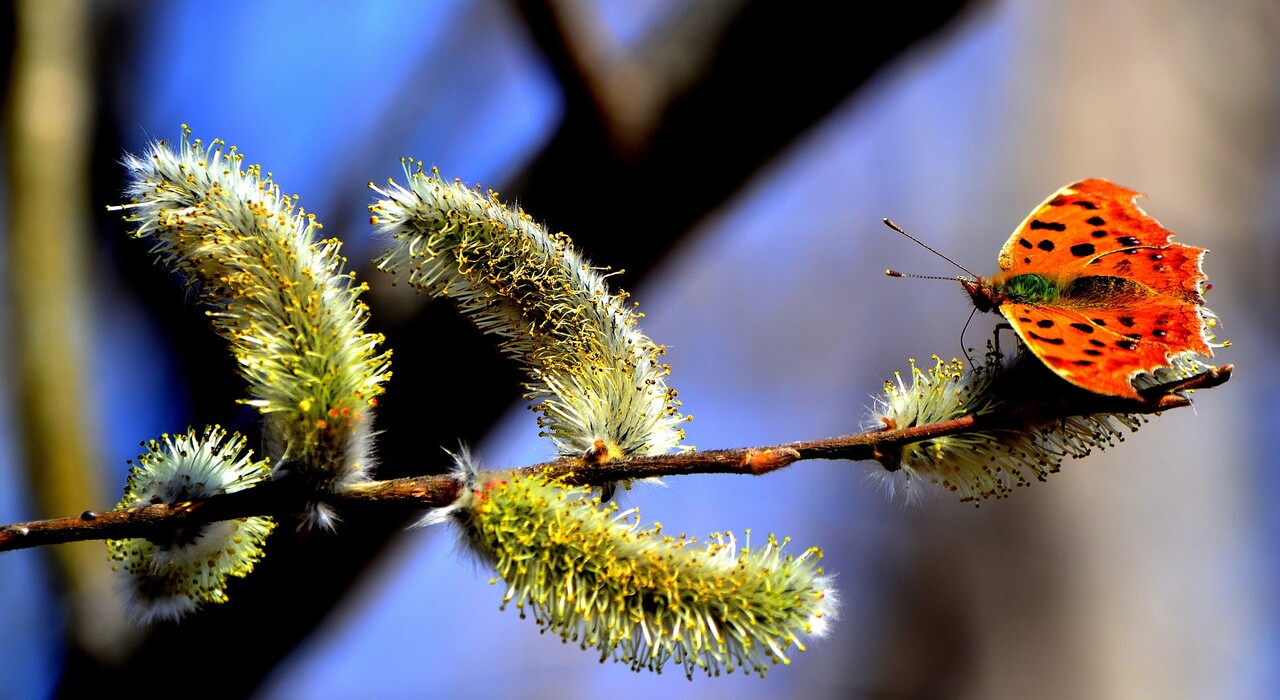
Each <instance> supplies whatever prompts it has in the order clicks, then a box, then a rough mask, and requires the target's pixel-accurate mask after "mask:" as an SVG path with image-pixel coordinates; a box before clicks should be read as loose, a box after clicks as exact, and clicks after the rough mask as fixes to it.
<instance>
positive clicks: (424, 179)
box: [370, 161, 686, 456]
mask: <svg viewBox="0 0 1280 700" xmlns="http://www.w3.org/2000/svg"><path fill="white" fill-rule="evenodd" d="M405 173H406V176H407V177H408V185H407V186H402V185H400V184H397V183H395V182H390V183H388V184H387V185H386V186H384V187H374V190H375V191H376V192H377V193H378V194H379V195H381V197H382V199H381V200H379V201H378V202H377V203H376V204H375V205H373V206H372V207H370V210H371V211H372V212H373V214H374V216H373V222H374V224H375V227H376V230H377V232H378V233H379V234H380V235H382V236H384V237H386V238H387V239H389V240H390V243H391V246H390V249H389V250H388V251H387V253H386V254H385V255H384V256H383V257H382V258H381V259H380V260H379V266H380V267H381V268H382V269H384V270H387V271H388V272H392V273H396V274H397V275H398V278H399V279H403V280H405V281H407V282H408V283H409V284H410V285H412V286H414V287H416V288H418V289H420V290H422V291H424V292H427V293H429V294H433V295H437V296H445V297H450V298H452V299H454V301H455V302H457V304H458V306H459V308H460V309H461V310H462V311H463V312H464V313H465V314H467V315H468V316H469V317H470V318H471V319H472V320H473V321H474V322H475V323H476V325H477V326H478V327H479V328H480V329H481V330H483V331H485V332H487V333H490V334H492V335H494V336H496V337H497V338H498V341H499V342H500V343H501V345H502V348H503V350H504V351H505V352H506V353H507V354H509V355H511V356H513V357H515V358H516V359H517V360H518V361H520V362H521V363H522V364H523V365H524V368H525V370H526V372H527V373H528V376H529V381H528V383H527V385H526V386H527V388H528V391H529V396H530V397H531V398H536V399H540V402H539V403H538V404H537V405H536V406H535V408H536V409H537V410H539V411H540V412H541V414H542V415H541V416H540V419H539V424H540V425H541V426H542V427H543V428H544V429H545V433H544V434H546V435H548V436H550V437H551V438H552V440H554V441H555V444H556V446H557V449H558V450H559V451H560V453H561V454H583V453H588V452H592V451H596V452H603V454H604V455H608V456H634V455H654V454H662V453H665V452H669V451H671V450H673V449H676V448H677V447H678V446H679V445H680V441H681V440H682V439H683V437H684V431H683V430H682V429H681V428H680V425H681V424H682V423H683V422H684V421H685V420H686V418H685V417H684V416H682V415H680V413H679V410H678V406H679V401H677V400H676V398H675V391H674V390H673V389H670V388H669V387H668V386H667V383H666V377H667V374H668V372H669V368H668V367H667V366H666V365H665V364H663V363H662V361H661V357H662V354H663V353H664V348H663V347H661V346H658V345H656V344H655V343H654V342H653V341H652V340H650V339H649V338H648V337H647V336H645V335H644V334H643V333H641V332H640V331H639V329H638V328H637V320H638V318H639V314H637V313H636V312H635V311H634V308H633V305H631V304H629V303H627V301H626V299H627V296H626V294H625V293H622V292H619V293H613V292H610V290H609V287H608V285H607V284H606V280H605V277H606V276H607V275H605V274H601V272H602V271H601V270H599V269H598V268H594V267H592V266H591V265H590V264H588V263H587V262H586V261H585V260H584V259H583V258H582V256H581V255H579V254H578V252H577V251H576V250H574V248H573V246H572V245H571V244H570V242H569V240H568V238H567V237H565V236H564V235H563V234H556V235H553V234H550V233H548V232H547V231H546V230H545V229H544V228H543V227H542V226H540V225H539V224H537V223H535V222H534V221H533V220H532V219H531V218H530V217H529V216H528V215H527V214H525V213H524V212H523V211H521V210H520V209H518V208H511V207H507V206H506V205H503V204H502V203H501V202H499V201H498V199H497V196H496V194H495V193H493V192H487V193H486V192H480V191H478V190H473V189H469V188H467V187H464V186H462V185H461V184H459V183H458V182H454V181H448V180H445V179H443V178H441V177H440V175H439V174H438V173H436V172H434V171H431V172H427V171H424V170H423V168H422V165H421V164H420V163H419V164H417V167H416V169H411V164H410V162H409V161H406V164H405Z"/></svg>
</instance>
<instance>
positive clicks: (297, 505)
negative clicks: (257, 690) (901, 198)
mask: <svg viewBox="0 0 1280 700" xmlns="http://www.w3.org/2000/svg"><path fill="white" fill-rule="evenodd" d="M1232 370H1233V367H1232V366H1231V365H1224V366H1222V367H1219V368H1215V369H1211V370H1208V371H1206V372H1204V373H1203V374H1199V375H1196V376H1194V377H1191V378H1189V379H1185V380H1182V381H1179V382H1175V383H1172V384H1166V385H1162V386H1159V387H1154V388H1152V389H1150V390H1147V391H1145V392H1143V398H1142V399H1140V400H1132V399H1121V398H1116V397H1109V396H1101V395H1097V394H1088V393H1084V392H1081V393H1080V394H1079V395H1075V396H1073V397H1072V398H1071V399H1070V400H1069V401H1066V402H1063V401H1057V402H1053V403H1045V404H1037V403H1032V404H1027V405H1024V406H1022V407H1020V408H1018V409H1017V410H1015V411H1009V412H1006V413H996V414H989V415H983V416H973V415H969V416H964V417H961V418H957V419H954V420H948V421H942V422H938V423H930V424H927V425H918V426H912V427H909V428H896V429H895V428H893V427H892V426H888V427H885V428H882V429H879V430H871V431H868V432H864V433H858V434H854V435H845V436H841V437H833V438H826V439H821V440H809V441H801V442H791V443H786V444H781V445H771V446H766V447H748V448H736V449H726V450H707V451H704V452H686V453H680V454H666V455H657V456H651V457H630V458H617V459H610V460H607V461H595V460H593V459H591V457H590V456H587V457H562V458H560V459H557V460H553V461H550V462H543V463H541V464H535V465H531V466H527V467H521V468H519V469H515V470H513V471H514V472H516V473H525V474H529V473H541V474H543V475H545V476H549V477H552V478H560V479H563V480H564V481H565V482H566V483H569V484H574V485H588V486H599V485H604V484H609V483H613V482H616V481H625V480H633V479H646V478H652V477H669V476H681V475H685V474H747V475H760V474H767V473H769V472H772V471H776V470H778V469H782V468H784V467H787V466H790V465H791V464H794V463H796V462H799V461H802V460H810V459H844V460H851V461H864V460H883V461H884V462H885V466H886V468H888V469H893V468H894V467H893V463H892V460H890V459H888V458H887V457H888V455H892V454H894V453H895V452H896V450H897V449H898V448H900V447H901V446H902V445H904V444H909V443H913V442H920V441H922V440H930V439H936V438H941V437H945V436H948V435H956V434H959V433H967V432H974V431H994V430H1002V429H1017V428H1018V427H1020V426H1025V425H1026V424H1027V423H1028V421H1049V420H1055V419H1066V418H1070V417H1073V416H1081V415H1093V414H1100V413H1129V414H1150V413H1161V412H1163V411H1167V410H1170V409H1174V408H1181V407H1183V406H1188V405H1190V404H1191V400H1190V399H1189V398H1187V397H1186V396H1183V395H1182V394H1181V393H1178V392H1184V391H1189V390H1193V389H1207V388H1211V387H1215V386H1218V385H1220V384H1223V383H1225V382H1226V381H1227V380H1228V379H1230V378H1231V372H1232ZM462 487H463V485H462V484H461V483H459V482H458V481H457V480H456V479H455V478H454V477H452V476H450V475H435V476H418V477H407V478H402V479H390V480H386V481H368V482H363V483H359V484H355V485H352V486H349V487H347V488H345V489H343V490H341V491H338V492H335V493H331V494H325V495H324V496H323V499H324V500H325V501H327V502H328V503H330V504H332V505H333V506H335V507H337V508H338V509H339V510H343V511H344V512H345V511H347V510H359V509H361V508H367V507H375V508H376V507H386V506H390V505H393V504H394V505H401V506H404V505H409V506H413V507H416V508H421V509H431V508H440V507H443V506H447V505H449V504H451V503H453V502H454V501H455V500H456V499H457V498H458V495H459V492H460V491H461V489H462ZM316 497H317V496H316V494H315V493H314V492H312V491H309V490H306V489H304V488H301V487H300V486H299V485H298V484H295V483H293V482H289V481H287V480H286V481H276V482H268V483H266V484H263V485H261V486H258V487H255V488H251V489H246V490H244V491H240V492H237V493H232V494H223V495H218V496H214V497H211V498H209V499H206V500H203V501H193V502H189V503H179V504H176V505H166V504H159V505H148V506H140V507H137V508H127V509H122V510H112V511H105V512H94V511H85V512H84V513H82V514H81V515H79V516H73V517H68V518H54V519H50V520H35V521H31V522H25V523H14V524H12V525H4V526H0V552H2V551H9V550H15V549H26V548H29V547H39V546H43V545H50V544H62V543H65V542H77V541H81V540H95V539H123V538H128V537H148V536H153V535H157V534H160V533H164V532H167V531H171V530H173V529H174V528H177V527H182V526H188V525H195V524H201V523H208V522H214V521H217V520H230V519H234V518H244V517H248V516H253V515H271V516H277V517H289V516H292V515H295V514H297V513H299V512H301V511H302V510H304V508H305V506H306V503H307V502H308V501H309V500H314V499H315V498H316Z"/></svg>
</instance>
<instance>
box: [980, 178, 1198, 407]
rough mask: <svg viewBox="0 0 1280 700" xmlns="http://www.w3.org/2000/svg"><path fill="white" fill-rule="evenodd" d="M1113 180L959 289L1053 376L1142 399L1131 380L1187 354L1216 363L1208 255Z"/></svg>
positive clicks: (1083, 185)
mask: <svg viewBox="0 0 1280 700" xmlns="http://www.w3.org/2000/svg"><path fill="white" fill-rule="evenodd" d="M1139 196H1141V195H1139V194H1138V193H1137V192H1134V191H1132V190H1128V189H1125V188H1123V187H1120V186H1118V185H1115V184H1113V183H1111V182H1108V181H1106V180H1099V179H1092V180H1082V181H1080V182H1077V183H1074V184H1071V185H1067V186H1066V187H1063V188H1062V189H1060V190H1058V191H1057V192H1055V193H1054V194H1053V195H1052V196H1050V197H1049V198H1048V199H1046V200H1045V201H1044V203H1043V204H1041V205H1040V206H1039V207H1037V208H1036V209H1034V210H1033V211H1032V212H1031V215H1030V216H1028V217H1027V219H1026V221H1024V222H1023V223H1022V225H1020V226H1019V227H1018V228H1017V229H1016V230H1015V231H1014V233H1013V235H1012V236H1011V237H1010V238H1009V241H1008V242H1007V243H1005V246H1004V248H1003V249H1001V251H1000V257H999V259H998V264H999V267H1000V271H999V272H997V273H996V274H995V275H993V276H991V277H989V278H985V279H977V280H961V283H962V284H963V285H964V288H965V291H967V292H968V293H969V296H970V297H971V298H972V299H973V303H974V306H976V307H977V308H978V310H980V311H995V312H998V313H1000V314H1001V315H1003V316H1004V317H1005V319H1006V320H1007V321H1008V322H1009V325H1011V326H1012V327H1013V329H1014V331H1015V332H1016V333H1017V334H1018V337H1019V338H1020V339H1021V340H1022V342H1023V343H1024V344H1025V345H1026V346H1027V348H1029V349H1030V350H1031V352H1032V353H1034V354H1035V355H1036V357H1038V358H1040V360H1041V361H1042V362H1044V363H1045V365H1047V366H1048V367H1049V368H1050V369H1051V370H1053V371H1054V372H1055V373H1056V374H1058V376H1060V377H1062V378H1063V379H1066V380H1067V381H1069V382H1071V383H1072V384H1075V385H1077V386H1079V387H1081V388H1084V389H1087V390H1089V391H1093V392H1095V393H1099V394H1107V395H1111V396H1120V397H1126V398H1135V399H1136V398H1140V395H1139V394H1138V391H1137V389H1135V388H1134V386H1133V379H1134V378H1135V377H1137V376H1138V375H1140V374H1144V373H1146V374H1150V373H1152V372H1154V371H1156V370H1159V369H1162V368H1170V367H1173V366H1174V362H1175V359H1176V358H1178V357H1179V356H1182V355H1184V354H1188V353H1194V354H1199V355H1204V356H1208V357H1211V356H1212V355H1213V352H1212V350H1211V349H1210V347H1209V337H1208V330H1207V324H1206V320H1207V319H1208V318H1211V317H1212V314H1210V313H1209V312H1208V311H1207V310H1206V309H1204V299H1203V297H1202V296H1201V291H1202V287H1203V285H1204V282H1205V276H1204V273H1203V272H1202V271H1201V269H1200V264H1201V259H1202V258H1203V257H1204V253H1205V252H1206V251H1205V249H1204V248H1195V247H1192V246H1187V245H1183V244H1181V243H1174V242H1172V241H1171V240H1170V237H1171V236H1172V235H1173V234H1171V233H1170V232H1169V231H1168V230H1167V229H1165V228H1164V227H1162V226H1161V225H1160V224H1159V223H1158V222H1157V221H1156V220H1155V219H1153V218H1151V217H1150V216H1149V215H1147V213H1146V212H1144V211H1142V209H1141V208H1139V207H1138V205H1137V204H1136V203H1135V199H1136V197H1139Z"/></svg>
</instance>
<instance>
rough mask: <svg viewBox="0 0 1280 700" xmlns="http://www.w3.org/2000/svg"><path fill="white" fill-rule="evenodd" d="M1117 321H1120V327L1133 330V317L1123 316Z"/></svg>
mask: <svg viewBox="0 0 1280 700" xmlns="http://www.w3.org/2000/svg"><path fill="white" fill-rule="evenodd" d="M1116 320H1117V321H1119V322H1120V325H1122V326H1124V327H1125V328H1133V317H1132V316H1121V317H1120V318H1118V319H1116Z"/></svg>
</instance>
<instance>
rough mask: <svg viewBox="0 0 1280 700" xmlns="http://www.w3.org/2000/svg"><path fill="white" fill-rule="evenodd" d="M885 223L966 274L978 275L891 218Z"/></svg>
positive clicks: (893, 275)
mask: <svg viewBox="0 0 1280 700" xmlns="http://www.w3.org/2000/svg"><path fill="white" fill-rule="evenodd" d="M884 225H885V226H888V227H889V228H891V229H893V230H894V231H897V232H898V233H901V234H902V235H904V236H906V237H907V238H910V239H911V240H912V241H915V244H916V245H918V246H920V247H921V248H924V249H925V250H927V251H929V252H930V253H933V254H934V255H936V256H938V257H940V258H942V259H943V260H946V261H947V262H949V263H951V264H952V265H955V266H956V267H958V268H960V269H961V270H963V271H964V272H965V274H967V275H969V276H970V277H975V278H976V277H977V275H975V274H974V273H973V272H972V271H971V270H969V268H967V267H965V266H964V265H961V264H960V263H958V262H956V261H954V260H952V259H951V258H948V257H947V256H945V255H943V254H942V253H939V252H938V251H936V250H934V249H933V248H932V247H930V246H929V245H928V244H927V243H925V242H924V241H921V240H920V239H919V238H916V237H915V236H913V235H911V234H909V233H907V232H906V231H903V230H902V227H901V226H899V225H897V224H895V223H893V222H892V221H890V220H889V219H884ZM888 274H889V276H890V277H919V275H903V274H894V273H893V272H892V271H889V273H888ZM923 279H954V278H953V277H937V278H928V277H926V278H923Z"/></svg>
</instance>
